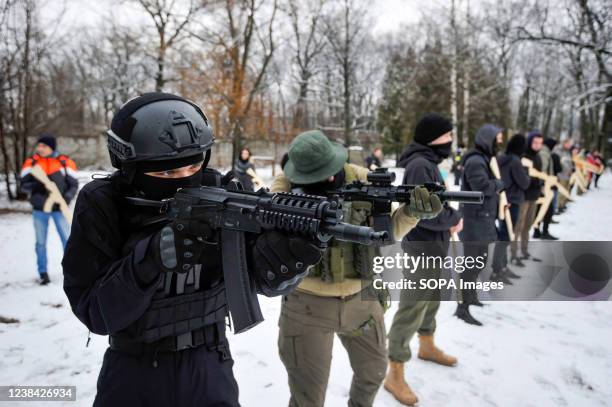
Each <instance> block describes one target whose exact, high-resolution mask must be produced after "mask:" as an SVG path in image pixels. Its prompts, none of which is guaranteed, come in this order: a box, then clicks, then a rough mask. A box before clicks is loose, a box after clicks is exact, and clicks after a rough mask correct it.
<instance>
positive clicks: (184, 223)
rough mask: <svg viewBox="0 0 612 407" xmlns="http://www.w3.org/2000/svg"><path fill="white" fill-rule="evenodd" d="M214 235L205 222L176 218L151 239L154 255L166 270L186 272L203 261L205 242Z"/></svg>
mask: <svg viewBox="0 0 612 407" xmlns="http://www.w3.org/2000/svg"><path fill="white" fill-rule="evenodd" d="M212 236H213V230H212V229H211V228H210V226H208V225H207V224H206V223H204V222H198V221H193V220H182V219H179V220H175V221H173V222H172V223H170V224H168V225H167V226H164V228H163V229H162V230H160V231H159V232H158V233H157V234H156V235H155V236H154V237H153V239H152V240H151V245H152V251H153V256H154V257H155V259H156V260H157V263H158V265H160V266H161V267H162V268H163V269H164V270H166V271H174V272H176V273H186V272H187V271H189V269H190V268H191V267H193V266H194V265H196V264H199V263H201V260H200V256H201V254H202V250H203V245H204V242H205V241H207V239H211V237H212Z"/></svg>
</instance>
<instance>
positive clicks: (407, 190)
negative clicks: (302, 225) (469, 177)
mask: <svg viewBox="0 0 612 407" xmlns="http://www.w3.org/2000/svg"><path fill="white" fill-rule="evenodd" d="M367 179H368V182H367V183H364V182H362V181H354V182H352V183H350V184H347V185H346V186H345V187H344V188H341V189H339V190H337V191H335V192H334V193H336V194H338V196H339V197H340V198H341V199H342V200H345V201H361V202H371V203H372V213H373V214H374V230H377V231H380V230H387V231H389V230H391V226H390V224H389V222H390V220H389V219H390V215H391V204H392V203H393V202H398V203H400V204H401V203H403V204H406V205H411V203H413V202H411V201H412V199H413V198H416V199H419V198H420V195H421V194H422V193H425V194H429V195H435V196H436V197H437V198H438V199H439V202H440V203H444V202H451V201H453V202H459V203H464V204H482V202H483V200H484V196H483V195H482V192H474V191H447V190H446V187H445V186H444V185H442V184H439V183H435V182H430V183H425V184H423V185H393V182H394V181H395V173H393V172H389V170H388V169H387V168H377V169H376V170H375V171H372V172H369V173H368V176H367ZM424 190H426V191H424ZM424 209H427V208H424ZM417 210H418V208H417ZM439 212H440V210H438V211H437V213H435V215H434V216H433V217H435V216H437V214H438V213H439ZM430 217H431V216H430ZM423 218H424V219H426V218H427V217H423Z"/></svg>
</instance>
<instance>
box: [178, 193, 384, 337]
mask: <svg viewBox="0 0 612 407" xmlns="http://www.w3.org/2000/svg"><path fill="white" fill-rule="evenodd" d="M231 188H232V185H231V184H230V186H229V187H228V188H227V189H226V188H220V187H207V186H203V187H197V188H184V189H181V190H179V191H178V192H177V193H176V195H175V197H174V198H173V199H171V200H169V201H168V205H167V206H168V207H167V212H166V218H170V219H171V220H173V222H174V223H176V222H177V221H178V222H179V223H181V224H183V226H181V229H182V228H183V227H185V228H189V227H190V226H191V225H193V224H194V223H198V222H200V223H201V224H203V225H205V227H207V228H210V229H211V230H218V231H220V232H221V245H222V246H221V248H222V256H223V276H224V279H225V286H226V292H227V301H228V306H229V309H230V313H231V317H232V321H233V324H234V332H235V333H239V332H243V331H246V330H248V329H249V328H251V327H253V326H254V325H256V324H258V323H259V322H261V321H263V316H262V314H261V310H260V307H259V303H258V301H257V295H256V294H257V292H256V285H255V281H254V279H253V276H252V275H251V274H250V273H248V269H247V259H246V251H245V235H244V234H245V232H248V233H255V234H260V233H262V232H265V231H279V232H283V233H284V234H286V235H289V237H291V236H300V237H302V238H305V239H307V240H309V241H311V242H313V243H314V244H316V245H317V246H319V247H321V248H324V247H326V245H327V243H328V242H329V240H330V239H338V240H343V241H347V242H353V243H359V244H366V245H371V244H382V243H383V242H384V241H386V240H388V238H389V236H388V233H386V232H376V231H374V229H372V228H369V227H365V226H356V225H351V224H348V223H343V222H342V221H341V220H342V211H341V207H340V204H339V203H338V202H337V201H335V200H330V199H327V198H324V197H320V196H313V195H302V194H295V193H270V192H268V191H267V190H264V189H260V190H259V191H257V192H246V191H241V190H237V189H234V190H232V189H231ZM234 188H236V187H235V186H234ZM181 220H185V222H182V221H181ZM264 254H266V253H264ZM179 272H180V270H179Z"/></svg>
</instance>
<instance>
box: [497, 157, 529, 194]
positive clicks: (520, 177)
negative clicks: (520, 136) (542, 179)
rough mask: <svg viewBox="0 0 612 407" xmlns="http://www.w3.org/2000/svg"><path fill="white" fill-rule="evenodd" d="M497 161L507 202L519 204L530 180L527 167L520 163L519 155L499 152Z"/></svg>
mask: <svg viewBox="0 0 612 407" xmlns="http://www.w3.org/2000/svg"><path fill="white" fill-rule="evenodd" d="M497 163H498V164H499V171H500V172H501V177H502V181H504V189H505V191H506V197H507V198H508V202H510V203H511V204H516V205H519V204H520V203H521V202H523V201H524V200H525V190H526V189H527V187H528V186H529V183H530V182H531V179H530V178H529V175H528V172H527V169H526V168H525V167H523V164H521V157H520V155H516V154H512V153H503V154H500V155H499V156H498V157H497Z"/></svg>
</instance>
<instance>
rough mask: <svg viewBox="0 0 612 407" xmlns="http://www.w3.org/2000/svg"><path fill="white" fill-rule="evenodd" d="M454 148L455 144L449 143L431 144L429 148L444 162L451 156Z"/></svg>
mask: <svg viewBox="0 0 612 407" xmlns="http://www.w3.org/2000/svg"><path fill="white" fill-rule="evenodd" d="M452 146H453V142H452V141H449V142H448V143H444V144H429V145H428V146H427V147H429V148H431V150H432V151H433V152H434V153H435V154H436V155H437V156H438V157H440V159H442V160H444V159H445V158H448V157H449V156H450V154H451V149H452Z"/></svg>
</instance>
